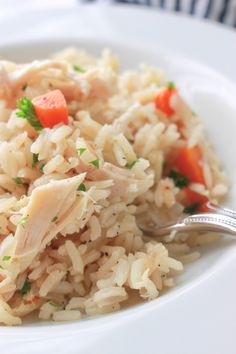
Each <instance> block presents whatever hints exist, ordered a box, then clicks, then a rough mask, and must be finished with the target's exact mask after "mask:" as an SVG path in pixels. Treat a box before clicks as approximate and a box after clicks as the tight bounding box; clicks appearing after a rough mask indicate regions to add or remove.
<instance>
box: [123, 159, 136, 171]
mask: <svg viewBox="0 0 236 354" xmlns="http://www.w3.org/2000/svg"><path fill="white" fill-rule="evenodd" d="M137 162H138V159H136V160H134V161H133V162H130V163H129V162H127V164H126V165H125V167H126V168H128V169H129V170H130V169H131V168H133V167H134V165H135V164H136V163H137Z"/></svg>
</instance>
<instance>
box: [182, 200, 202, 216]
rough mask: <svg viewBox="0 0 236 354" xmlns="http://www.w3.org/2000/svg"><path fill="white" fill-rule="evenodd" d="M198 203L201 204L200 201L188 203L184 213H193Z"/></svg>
mask: <svg viewBox="0 0 236 354" xmlns="http://www.w3.org/2000/svg"><path fill="white" fill-rule="evenodd" d="M200 205H201V204H200V203H194V204H191V205H188V206H186V207H185V208H184V213H185V214H193V213H194V212H195V211H197V210H198V208H199V207H200Z"/></svg>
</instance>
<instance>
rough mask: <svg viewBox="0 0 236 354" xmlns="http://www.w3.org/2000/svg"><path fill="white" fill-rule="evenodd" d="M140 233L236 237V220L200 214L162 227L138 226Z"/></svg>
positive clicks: (222, 215)
mask: <svg viewBox="0 0 236 354" xmlns="http://www.w3.org/2000/svg"><path fill="white" fill-rule="evenodd" d="M140 228H141V229H142V231H144V232H145V233H146V234H147V235H149V236H154V237H155V236H156V237H158V236H166V235H168V234H170V233H171V232H172V231H176V232H193V231H195V232H200V231H212V232H220V233H225V234H228V235H231V236H234V237H236V219H234V218H233V217H230V216H228V215H225V214H218V213H217V214H212V213H202V214H195V215H189V216H186V217H183V218H182V219H180V220H179V221H178V222H177V223H174V224H168V225H165V226H162V227H158V226H149V225H140Z"/></svg>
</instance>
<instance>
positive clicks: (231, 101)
mask: <svg viewBox="0 0 236 354" xmlns="http://www.w3.org/2000/svg"><path fill="white" fill-rule="evenodd" d="M115 10H116V9H105V8H102V9H100V10H99V9H96V13H95V12H94V9H91V8H89V7H86V8H81V11H79V12H73V13H71V12H65V13H64V15H63V13H62V12H61V11H58V12H57V13H56V14H55V12H53V16H52V13H51V12H48V13H44V14H43V13H42V12H41V13H40V12H37V14H35V15H34V14H31V15H30V16H27V17H26V20H25V22H24V23H22V21H21V26H19V31H18V30H17V31H16V30H15V29H16V27H15V26H18V21H19V22H20V19H19V20H18V19H17V18H15V19H14V21H13V17H11V20H10V21H7V20H5V21H4V22H3V21H2V23H1V22H0V31H1V34H3V35H1V42H2V46H0V53H1V55H2V56H8V57H10V56H11V57H14V58H15V59H20V60H23V59H25V58H29V56H31V57H32V55H33V56H39V55H40V56H41V57H43V56H44V55H45V53H47V52H49V51H50V52H51V51H52V50H53V49H56V48H57V47H58V42H57V43H56V44H55V43H54V44H53V43H52V42H51V43H45V44H43V45H42V44H38V45H36V46H35V45H33V44H30V46H27V45H19V46H18V47H16V46H15V47H14V46H13V47H8V48H6V46H5V48H4V45H3V44H4V42H5V43H7V42H8V38H9V41H14V40H16V39H18V40H19V39H22V40H23V39H27V38H28V39H29V38H30V37H31V38H32V37H35V38H46V37H47V36H48V33H50V37H55V38H64V39H63V41H64V43H61V44H60V46H63V45H65V44H66V43H69V42H70V43H71V39H70V41H69V42H68V41H67V40H66V37H68V38H69V37H70V38H71V37H73V38H74V40H72V42H74V43H80V44H81V45H83V46H85V47H86V48H87V49H89V50H91V51H93V52H94V53H96V52H98V51H99V49H101V47H103V46H104V45H106V44H107V45H109V46H110V45H112V47H113V48H114V50H115V51H116V52H117V54H118V55H120V57H121V60H122V63H123V67H132V66H135V65H136V64H137V63H138V62H139V61H146V62H149V63H151V64H156V65H159V66H161V67H163V68H164V69H165V70H166V71H167V74H168V76H169V77H170V78H172V79H173V80H174V81H175V82H176V83H177V85H178V86H179V88H180V90H181V93H182V94H183V96H184V97H185V98H186V99H187V100H188V101H189V102H190V103H191V104H192V106H193V108H194V109H195V110H196V111H197V112H199V113H201V114H202V117H203V119H204V121H205V125H206V128H207V130H208V133H209V136H210V138H211V140H212V141H213V142H214V145H215V146H216V149H217V151H218V152H219V155H220V156H221V158H222V159H223V161H224V164H225V166H226V169H227V170H228V173H229V175H230V178H231V180H232V181H234V180H235V179H236V164H235V151H236V140H235V131H236V120H235V118H234V117H235V115H236V102H235V96H236V88H235V86H234V85H233V84H232V83H231V82H230V81H228V80H227V79H224V77H222V76H221V75H220V74H217V73H216V72H214V71H213V70H211V69H206V68H205V67H203V66H201V65H198V64H196V63H194V62H193V61H191V60H187V59H183V58H182V57H180V54H181V55H182V54H189V56H190V57H196V59H197V60H200V61H202V62H205V63H207V64H208V65H209V63H212V65H211V66H212V67H214V65H215V68H218V69H219V70H220V71H221V72H223V73H224V74H226V75H228V76H229V77H234V78H236V73H235V71H234V70H235V69H234V66H235V64H234V63H235V61H234V62H231V59H230V58H234V60H235V59H236V58H235V57H234V56H235V53H231V45H232V44H231V40H232V41H234V42H235V40H236V35H235V33H233V32H230V31H225V30H221V29H220V28H218V27H217V26H212V25H210V26H209V25H206V24H205V25H200V24H199V23H198V22H196V21H189V20H188V19H183V18H181V19H180V18H179V17H176V16H173V15H171V16H168V15H163V14H161V15H160V14H159V13H151V12H149V11H138V10H135V11H132V10H128V9H127V8H125V10H122V9H118V10H117V12H116V11H115ZM131 17H132V23H136V24H137V23H138V25H137V28H136V33H135V26H131V25H130V21H129V19H130V18H131ZM42 19H44V21H45V22H44V24H42V22H41V21H42ZM141 19H142V22H139V21H140V20H141ZM170 22H171V24H172V25H173V27H172V26H170ZM141 25H142V28H143V29H144V30H143V31H141ZM139 26H140V27H139ZM131 27H132V28H131ZM17 28H18V27H17ZM29 28H30V31H29ZM118 28H119V33H118ZM147 28H149V35H148V38H147V31H146V29H147ZM173 28H174V29H175V30H174V31H173ZM94 29H96V32H94ZM121 29H122V31H121ZM154 29H155V30H154ZM94 33H96V37H97V38H96V39H95V40H91V39H90V40H88V38H91V37H93V35H94ZM121 33H122V34H125V41H124V39H123V38H122V35H121ZM134 33H135V36H134ZM202 33H205V36H204V37H202V38H201V39H199V38H198V36H199V35H200V34H202ZM182 34H183V37H182V40H181V43H179V42H178V40H179V39H180V38H181V35H182ZM216 36H218V38H222V39H223V41H222V43H221V51H219V50H218V57H217V60H216V61H215V56H214V55H215V52H214V50H216V48H215V47H214V44H213V43H211V40H213V38H216ZM134 37H135V38H134ZM75 38H77V39H75ZM82 38H83V39H82ZM84 38H86V39H84ZM102 38H103V40H102ZM190 38H194V39H196V40H195V41H194V44H195V46H194V47H191V44H192V42H191V41H190ZM111 39H112V42H110V40H111ZM134 39H135V40H134ZM114 40H119V41H120V42H121V41H122V42H126V43H127V44H126V45H125V44H123V45H119V44H118V43H115V42H114ZM137 43H139V45H138V48H139V49H136V48H135V47H136V46H137ZM147 43H151V44H152V49H150V48H148V47H147ZM156 43H158V51H155V50H154V48H156V47H157V44H156ZM209 43H210V44H212V51H207V52H206V51H205V49H206V48H207V47H208V46H209ZM232 43H233V42H232ZM178 44H180V45H178ZM200 45H201V46H200ZM196 47H197V48H198V50H196ZM170 49H171V51H175V52H176V53H175V54H172V55H170V52H171V51H170ZM213 64H214V65H213ZM233 64H234V65H233ZM235 187H236V185H233V188H232V190H231V198H230V200H229V202H228V203H229V204H231V206H234V207H236V204H235V202H234V200H235V197H236V190H235ZM235 272H236V243H234V242H233V241H227V240H225V241H223V242H221V243H217V244H215V245H212V246H209V247H208V248H206V249H204V250H203V256H202V258H201V259H200V260H198V261H197V262H195V263H194V264H191V265H189V266H188V267H187V268H186V272H185V273H184V274H183V276H181V277H180V278H179V279H178V286H177V287H176V288H175V289H173V290H172V291H170V292H168V293H167V294H165V295H162V296H161V297H160V298H159V299H157V300H156V301H152V302H149V303H147V304H144V305H139V306H135V307H132V308H130V309H128V310H124V311H122V312H120V313H117V314H113V315H109V316H103V317H100V318H97V319H96V318H95V319H88V320H83V321H80V322H77V323H68V324H53V325H52V324H41V325H40V324H39V323H37V322H35V323H33V324H27V325H25V326H23V327H17V328H6V327H0V347H1V352H4V353H5V352H7V353H10V354H14V353H22V354H23V353H24V354H25V353H48V352H49V351H52V352H55V351H57V352H58V353H59V354H61V353H62V354H64V353H65V354H72V353H76V354H77V353H83V354H88V353H91V354H95V353H96V354H111V353H112V354H132V353H134V354H144V353H145V352H148V353H149V354H152V353H153V354H154V353H160V354H222V353H227V354H235V351H236V350H235V344H234V342H235V340H234V337H235V334H234V332H235V325H236V306H235V299H236V282H235Z"/></svg>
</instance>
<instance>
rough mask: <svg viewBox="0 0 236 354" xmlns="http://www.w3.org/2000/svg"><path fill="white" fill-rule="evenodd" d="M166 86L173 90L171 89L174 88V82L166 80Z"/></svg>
mask: <svg viewBox="0 0 236 354" xmlns="http://www.w3.org/2000/svg"><path fill="white" fill-rule="evenodd" d="M167 88H168V89H169V90H173V89H174V88H175V84H174V83H173V82H172V81H170V82H168V84H167Z"/></svg>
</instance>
